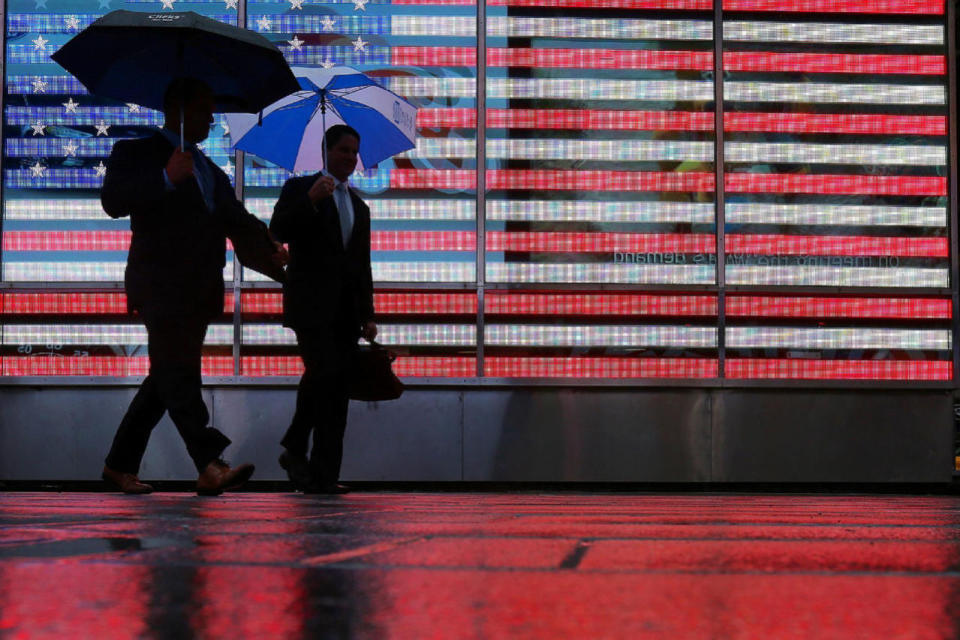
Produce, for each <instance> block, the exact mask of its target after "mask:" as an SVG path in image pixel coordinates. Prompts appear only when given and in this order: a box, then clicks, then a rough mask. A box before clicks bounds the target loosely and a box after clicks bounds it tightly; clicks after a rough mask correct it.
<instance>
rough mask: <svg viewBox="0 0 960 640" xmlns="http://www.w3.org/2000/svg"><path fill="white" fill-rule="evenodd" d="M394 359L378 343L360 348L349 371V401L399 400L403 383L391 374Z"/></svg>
mask: <svg viewBox="0 0 960 640" xmlns="http://www.w3.org/2000/svg"><path fill="white" fill-rule="evenodd" d="M396 358H397V356H396V355H395V354H393V353H391V352H390V351H389V350H388V349H386V348H385V347H384V346H383V345H382V344H380V343H379V342H371V343H370V344H369V345H363V346H361V347H360V351H359V352H358V353H357V355H356V357H355V358H354V360H353V366H352V367H351V371H350V386H349V392H348V395H349V396H350V399H351V400H366V401H368V402H374V401H380V400H396V399H397V398H399V397H400V395H401V394H402V393H403V383H402V382H401V381H400V378H398V377H397V376H396V375H395V374H394V373H393V367H392V365H393V361H394V360H396Z"/></svg>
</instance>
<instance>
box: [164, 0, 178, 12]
mask: <svg viewBox="0 0 960 640" xmlns="http://www.w3.org/2000/svg"><path fill="white" fill-rule="evenodd" d="M174 1H175V0H160V4H161V5H162V6H161V7H160V8H161V9H170V10H173V3H174Z"/></svg>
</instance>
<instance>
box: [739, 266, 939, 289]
mask: <svg viewBox="0 0 960 640" xmlns="http://www.w3.org/2000/svg"><path fill="white" fill-rule="evenodd" d="M949 275H950V273H949V271H948V270H947V269H921V268H914V267H898V268H883V267H807V266H800V265H785V266H755V265H750V266H745V265H730V264H728V265H727V284H765V285H790V286H817V287H821V286H823V287H940V288H945V287H948V286H950V279H949Z"/></svg>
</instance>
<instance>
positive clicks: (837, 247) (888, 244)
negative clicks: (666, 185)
mask: <svg viewBox="0 0 960 640" xmlns="http://www.w3.org/2000/svg"><path fill="white" fill-rule="evenodd" d="M726 251H727V253H759V254H766V255H775V254H780V255H801V254H802V255H812V256H897V257H901V258H916V257H923V258H948V257H949V256H950V245H949V242H948V240H947V238H884V237H866V236H789V235H773V234H769V235H767V234H756V235H737V234H733V235H728V236H727V239H726Z"/></svg>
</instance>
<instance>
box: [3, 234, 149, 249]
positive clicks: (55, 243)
mask: <svg viewBox="0 0 960 640" xmlns="http://www.w3.org/2000/svg"><path fill="white" fill-rule="evenodd" d="M130 237H131V234H130V232H129V231H7V232H6V233H4V234H3V250H4V251H126V250H127V249H129V248H130Z"/></svg>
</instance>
